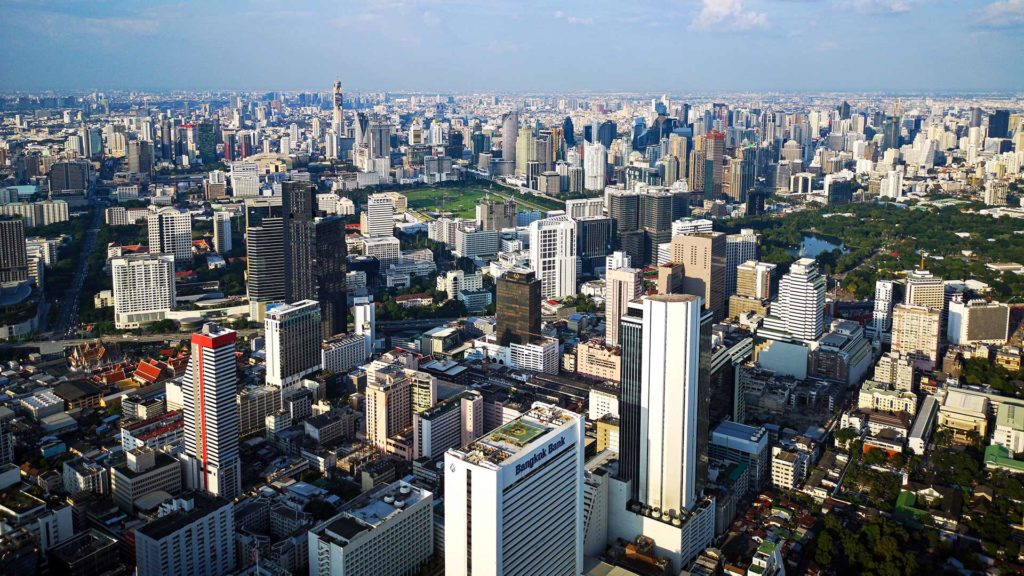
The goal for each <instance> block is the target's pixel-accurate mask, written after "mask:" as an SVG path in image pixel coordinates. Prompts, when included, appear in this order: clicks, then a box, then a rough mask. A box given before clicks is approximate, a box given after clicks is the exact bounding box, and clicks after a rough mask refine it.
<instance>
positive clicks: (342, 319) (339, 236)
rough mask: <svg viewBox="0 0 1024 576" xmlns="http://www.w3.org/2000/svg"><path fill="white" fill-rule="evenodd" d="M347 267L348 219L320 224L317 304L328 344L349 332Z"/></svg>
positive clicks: (334, 217)
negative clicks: (328, 340) (329, 340)
mask: <svg viewBox="0 0 1024 576" xmlns="http://www.w3.org/2000/svg"><path fill="white" fill-rule="evenodd" d="M347 263H348V248H347V246H346V245H345V220H344V218H342V217H341V216H331V217H330V218H324V219H322V220H320V221H319V222H317V224H316V284H317V300H319V301H320V325H321V327H322V328H323V330H322V331H323V337H324V339H325V340H326V339H328V338H330V337H331V336H334V335H336V334H341V333H343V332H345V331H347V330H348V294H347V293H346V288H345V272H346V268H347V266H346V265H347Z"/></svg>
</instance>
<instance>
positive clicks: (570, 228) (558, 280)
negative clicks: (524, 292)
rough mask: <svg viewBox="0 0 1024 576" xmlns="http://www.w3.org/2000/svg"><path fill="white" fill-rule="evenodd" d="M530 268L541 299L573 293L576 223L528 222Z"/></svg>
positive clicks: (556, 220) (564, 219) (565, 219)
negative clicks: (538, 286)
mask: <svg viewBox="0 0 1024 576" xmlns="http://www.w3.org/2000/svg"><path fill="white" fill-rule="evenodd" d="M530 266H531V267H532V269H533V271H534V273H535V274H536V276H537V278H539V279H540V281H541V295H542V296H543V297H544V298H565V297H566V296H572V295H575V294H576V223H575V222H574V221H573V220H572V218H569V217H568V216H553V217H551V218H545V219H543V220H536V221H534V222H532V223H530Z"/></svg>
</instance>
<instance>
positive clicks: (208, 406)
mask: <svg viewBox="0 0 1024 576" xmlns="http://www.w3.org/2000/svg"><path fill="white" fill-rule="evenodd" d="M237 336H238V335H237V333H236V332H235V331H234V330H228V329H226V328H221V327H220V326H218V325H216V324H212V323H211V324H206V325H204V326H203V330H202V332H198V333H195V334H193V335H192V356H191V357H190V358H189V361H188V371H186V372H185V378H184V380H183V381H182V386H181V392H182V396H183V401H184V405H185V406H184V408H185V485H186V486H187V487H188V488H189V489H190V490H204V491H206V492H209V493H210V494H213V495H215V496H221V497H223V498H227V499H229V500H230V499H233V498H235V497H236V496H238V495H239V493H240V492H241V490H242V482H241V481H242V477H241V476H242V470H241V461H240V460H239V457H238V433H239V426H238V403H237V401H236V399H235V393H236V390H235V384H236V380H237V375H236V367H235V340H236V339H237Z"/></svg>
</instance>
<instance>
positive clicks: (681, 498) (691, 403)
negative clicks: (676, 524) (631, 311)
mask: <svg viewBox="0 0 1024 576" xmlns="http://www.w3.org/2000/svg"><path fill="white" fill-rule="evenodd" d="M643 306H644V319H643V330H644V336H643V367H642V372H641V400H640V405H641V408H642V412H643V413H645V414H647V415H648V416H647V418H646V421H644V420H641V425H640V428H641V437H640V446H639V461H640V467H641V474H640V478H639V482H638V489H639V492H638V499H639V500H640V501H641V502H644V503H646V504H648V505H650V506H655V507H658V508H661V509H662V510H676V511H679V512H681V511H683V510H688V509H690V508H692V507H693V505H694V504H696V502H697V497H698V496H700V494H701V491H702V490H703V486H704V483H705V481H706V476H707V450H708V446H707V444H708V437H709V434H710V430H709V422H708V404H707V402H708V396H707V395H708V392H709V391H708V390H706V389H702V384H703V385H706V384H707V383H706V382H702V378H701V370H702V369H703V370H706V369H707V367H706V366H702V363H701V353H702V350H701V338H702V334H701V332H702V330H701V298H700V297H699V296H693V295H690V294H664V295H663V294H657V295H654V296H650V297H648V298H647V299H646V300H644V304H643ZM668 415H673V416H674V417H673V418H668V417H667V416H668ZM631 448H632V447H631ZM623 449H626V447H623Z"/></svg>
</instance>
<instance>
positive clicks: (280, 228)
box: [245, 217, 285, 322]
mask: <svg viewBox="0 0 1024 576" xmlns="http://www.w3.org/2000/svg"><path fill="white" fill-rule="evenodd" d="M245 246H246V289H247V291H248V294H249V304H250V309H251V310H250V317H251V318H252V319H253V320H255V321H257V322H260V321H262V320H263V317H264V314H265V312H266V305H267V304H269V303H271V302H283V301H284V299H285V278H284V258H285V250H284V222H283V220H282V219H281V218H280V217H270V218H263V219H262V221H260V225H259V226H252V227H250V228H249V229H248V231H247V232H246V235H245Z"/></svg>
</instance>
